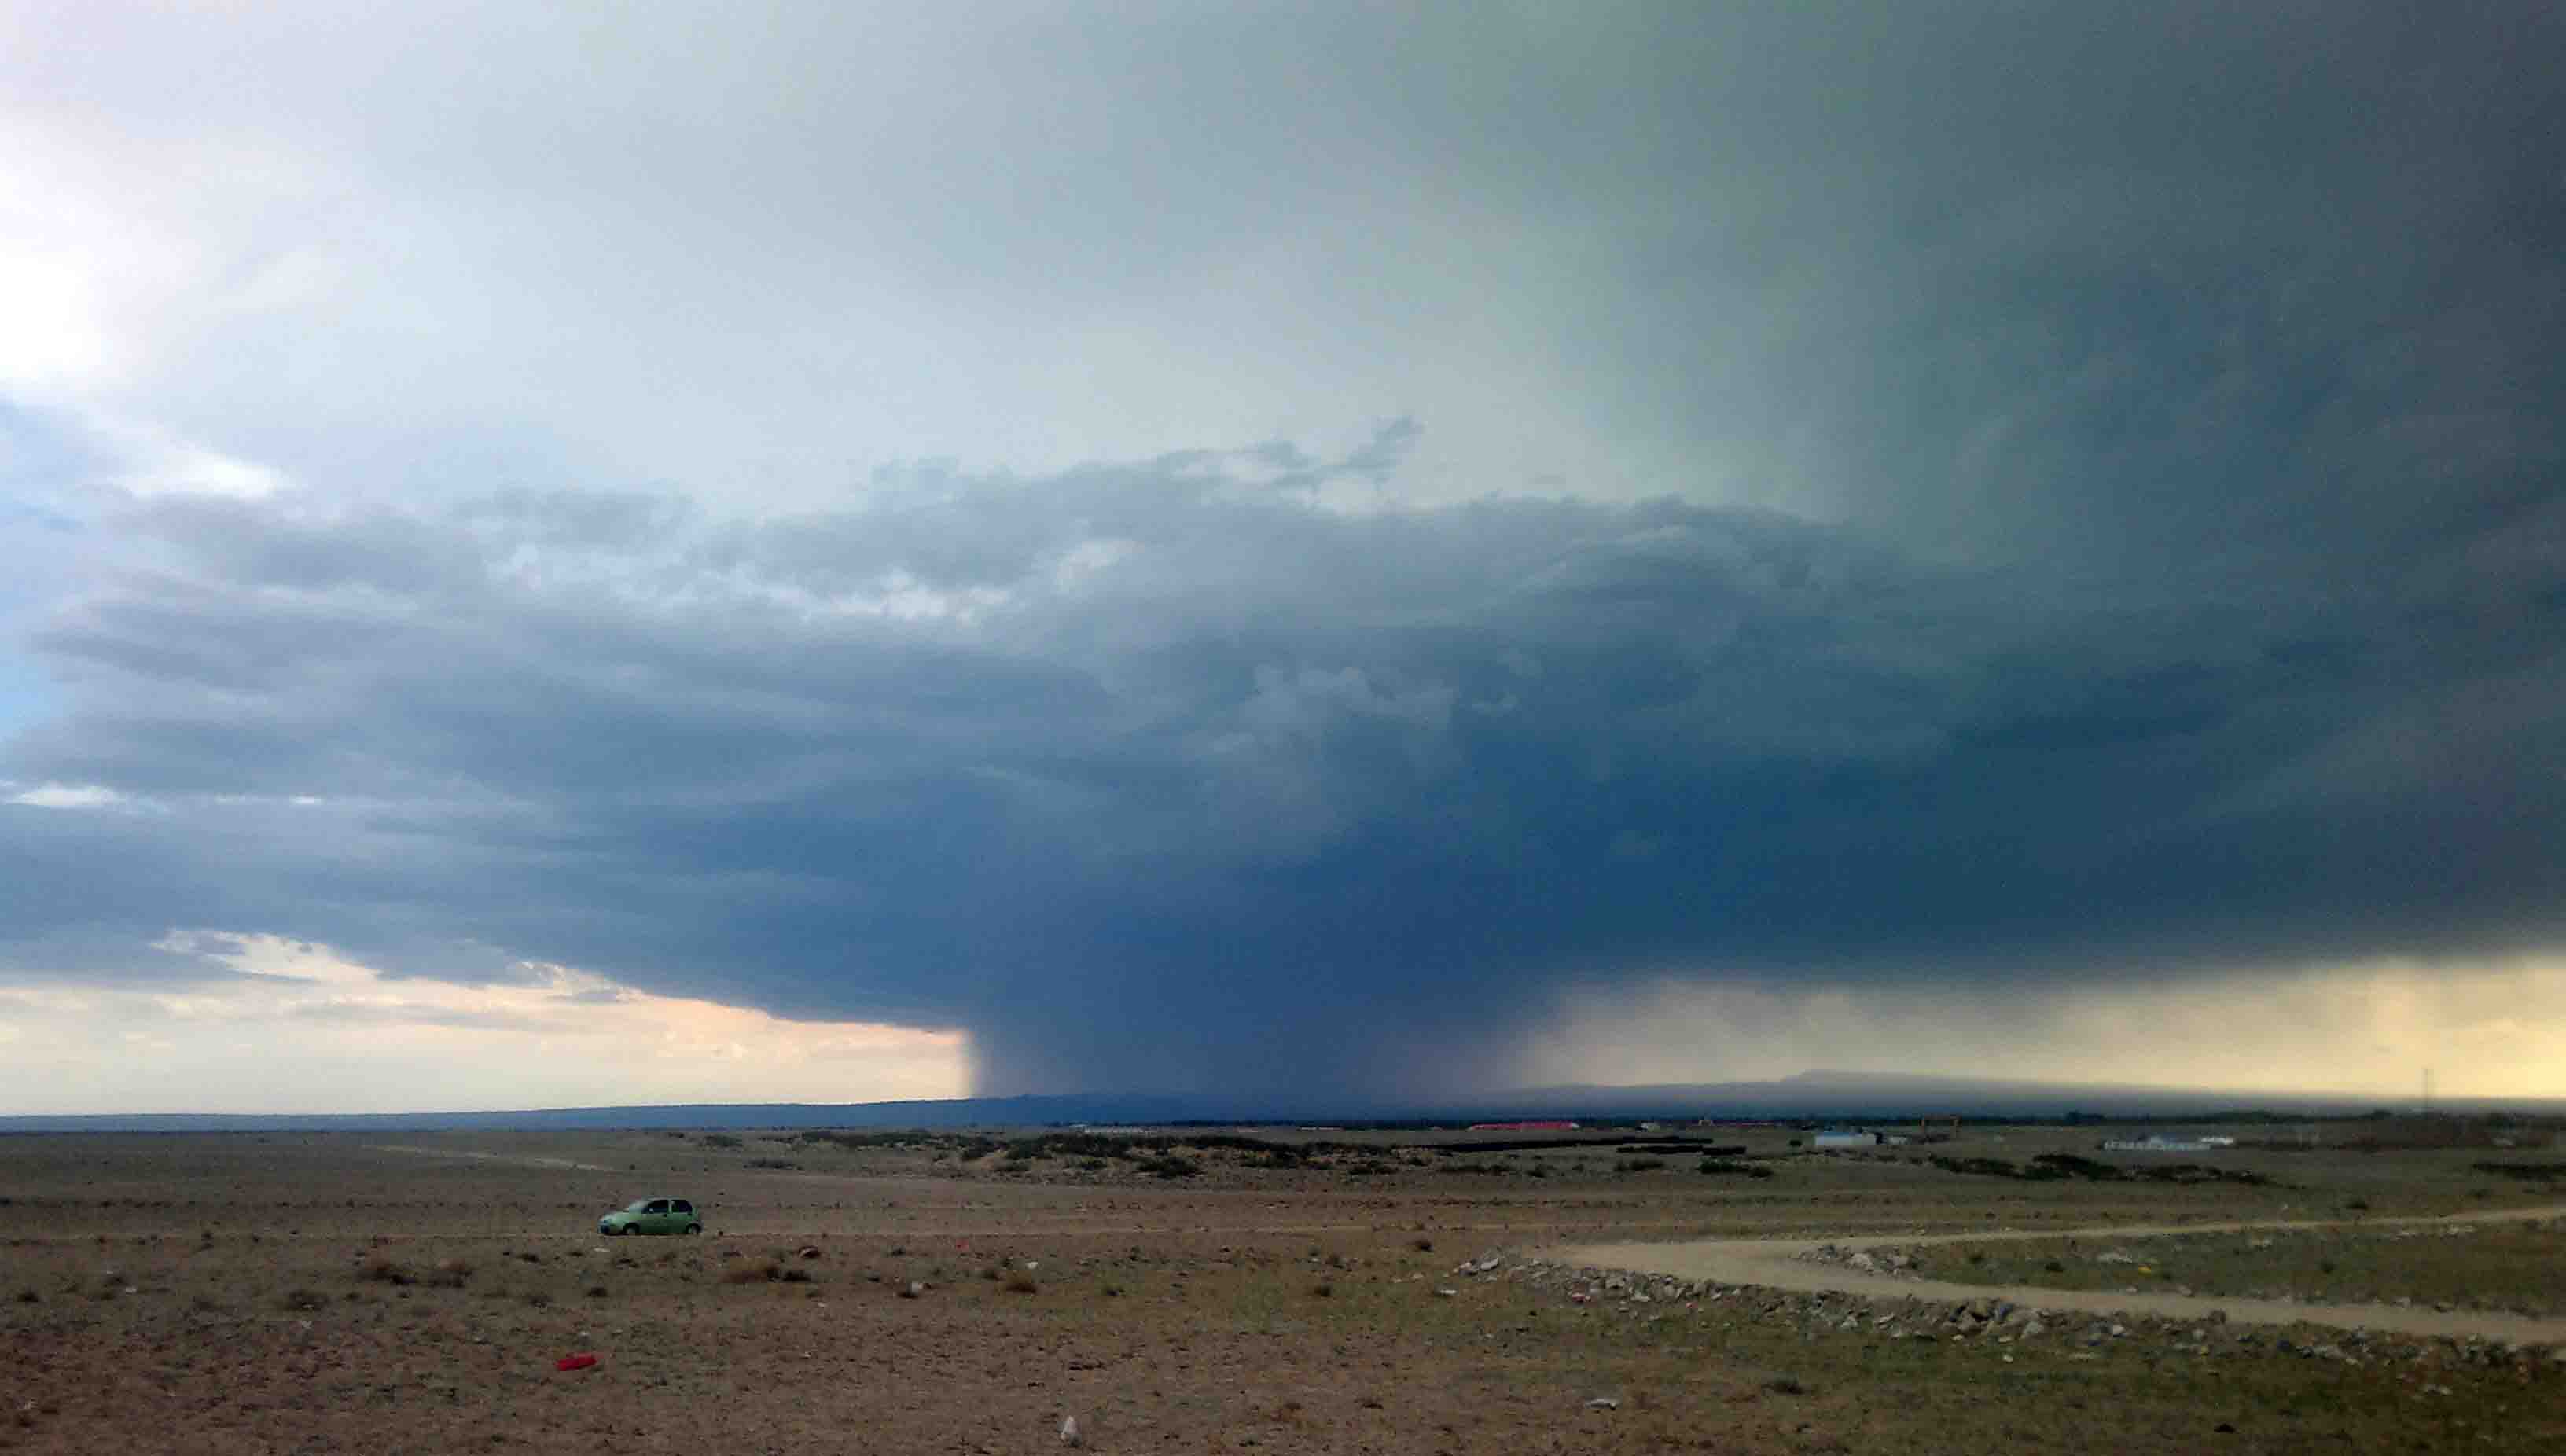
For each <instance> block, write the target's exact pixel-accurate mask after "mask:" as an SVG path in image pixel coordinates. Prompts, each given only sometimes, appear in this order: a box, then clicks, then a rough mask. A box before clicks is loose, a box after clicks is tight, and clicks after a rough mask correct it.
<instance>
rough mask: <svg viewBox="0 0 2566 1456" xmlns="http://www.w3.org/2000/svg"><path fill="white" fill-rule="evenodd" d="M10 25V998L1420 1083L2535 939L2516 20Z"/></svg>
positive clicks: (2550, 221)
mask: <svg viewBox="0 0 2566 1456" xmlns="http://www.w3.org/2000/svg"><path fill="white" fill-rule="evenodd" d="M334 14H335V12H334ZM0 27H5V29H0V56H5V57H6V58H7V59H6V60H5V61H0V155H5V156H7V157H9V158H11V160H10V161H9V162H7V163H0V313H6V314H8V315H9V316H10V317H12V318H15V319H18V320H20V321H22V324H23V325H24V327H20V328H18V329H16V330H13V331H12V334H11V337H10V339H9V340H8V341H7V342H6V343H5V344H0V492H5V494H6V496H7V501H6V508H5V509H0V565H5V567H6V568H7V570H6V571H5V573H0V851H5V852H6V854H7V856H8V860H9V863H10V864H11V865H12V866H13V868H12V870H11V872H9V873H7V874H5V875H0V967H6V968H7V970H6V974H7V975H9V976H11V977H14V978H16V979H18V980H20V981H23V982H26V983H29V984H36V983H43V984H45V985H48V986H55V987H60V986H63V985H75V986H78V985H107V986H119V987H128V988H132V987H145V986H160V987H180V986H188V985H200V984H229V983H231V982H235V981H238V980H239V979H240V975H241V973H240V971H239V969H238V967H237V966H236V965H235V964H234V961H233V960H231V959H226V958H225V957H223V956H221V955H216V954H210V953H208V952H205V951H203V950H201V949H191V948H190V947H195V946H200V945H202V944H210V943H211V942H209V941H202V940H199V939H194V938H190V937H193V936H199V935H215V934H228V935H236V936H277V937H284V938H285V939H287V940H289V941H298V942H301V941H308V942H315V943H319V944H323V945H326V946H327V947H329V948H330V949H331V951H332V952H333V953H335V954H338V955H341V956H344V957H346V958H348V959H349V960H351V961H353V962H355V963H359V964H362V965H364V966H367V967H371V968H374V969H375V970H377V971H380V972H381V973H383V974H385V976H388V977H391V978H394V980H395V982H397V981H398V980H399V979H401V978H407V979H409V980H411V981H414V982H421V983H424V982H428V981H435V982H439V983H453V984H467V985H477V984H486V985H494V986H496V985H513V984H520V983H524V984H533V982H534V981H535V980H540V978H541V977H542V976H544V975H549V974H551V972H550V971H549V970H546V969H544V968H548V967H572V968H577V970H578V972H579V973H581V974H583V975H590V976H595V977H599V978H603V980H604V981H605V982H607V983H611V984H613V985H616V986H621V987H630V988H635V989H637V990H639V991H641V992H645V993H648V994H654V995H659V996H666V997H677V998H700V999H702V1000H706V1001H710V1002H718V1003H720V1004H723V1005H726V1006H732V1007H742V1008H754V1009H758V1010H761V1011H764V1012H771V1013H773V1014H775V1015H778V1016H783V1017H797V1018H811V1019H817V1020H824V1021H829V1022H833V1023H834V1022H839V1021H855V1022H866V1023H885V1024H897V1025H899V1026H905V1027H910V1028H922V1029H929V1030H932V1031H937V1032H944V1031H952V1030H957V1029H958V1030H961V1031H965V1032H967V1033H968V1037H969V1045H970V1047H971V1049H972V1050H971V1056H972V1058H973V1070H974V1076H975V1079H976V1081H977V1083H978V1085H979V1086H980V1087H981V1088H983V1089H984V1090H987V1091H992V1092H1009V1091H1025V1090H1037V1091H1063V1090H1071V1089H1077V1088H1089V1087H1100V1086H1120V1087H1129V1086H1135V1085H1148V1086H1152V1087H1161V1088H1180V1087H1188V1086H1194V1087H1208V1086H1212V1085H1215V1084H1217V1085H1221V1086H1225V1087H1230V1088H1236V1089H1251V1088H1254V1089H1280V1088H1291V1087H1303V1086H1313V1085H1316V1086H1335V1087H1345V1088H1350V1089H1362V1090H1366V1091H1385V1092H1400V1091H1411V1092H1438V1091H1451V1090H1458V1089H1463V1088H1468V1087H1473V1086H1480V1085H1485V1084H1489V1083H1493V1082H1504V1081H1511V1080H1513V1079H1515V1078H1516V1077H1518V1076H1521V1075H1524V1074H1525V1072H1526V1070H1527V1069H1528V1068H1530V1067H1532V1066H1534V1065H1535V1064H1538V1065H1539V1066H1540V1067H1541V1068H1543V1069H1545V1070H1547V1071H1550V1072H1555V1071H1556V1069H1557V1066H1558V1062H1559V1055H1558V1054H1557V1052H1556V1047H1557V1046H1558V1045H1559V1044H1560V1038H1561V1033H1560V1030H1559V1029H1560V1027H1561V1026H1563V1025H1581V1026H1582V1025H1590V1024H1591V1022H1592V1018H1591V1017H1588V1016H1586V1014H1585V1012H1584V1011H1582V1010H1581V1009H1580V1008H1581V1006H1583V1005H1584V1002H1583V1000H1582V998H1589V997H1600V998H1602V1003H1603V1004H1609V1005H1623V1004H1636V1003H1633V1002H1631V1000H1630V998H1634V997H1646V996H1652V995H1657V994H1658V993H1657V992H1656V991H1654V990H1652V989H1651V988H1658V987H1662V986H1665V985H1668V984H1673V985H1676V986H1685V987H1693V988H1704V987H1707V988H1711V991H1712V992H1714V993H1717V994H1705V995H1703V996H1695V997H1691V998H1690V999H1687V998H1686V997H1684V996H1675V997H1673V998H1672V999H1671V1000H1669V1001H1668V1003H1667V1004H1668V1005H1674V1004H1678V1003H1680V1004H1683V1005H1697V1006H1712V1005H1715V1004H1719V1002H1718V996H1719V995H1721V994H1728V993H1729V992H1731V991H1733V992H1734V993H1735V994H1738V995H1744V996H1749V997H1775V996H1779V997H1784V998H1786V999H1787V998H1788V997H1790V996H1797V995H1833V994H1838V993H1843V994H1852V995H1862V994H1868V993H1869V992H1870V991H1871V990H1872V989H1874V988H1878V989H1879V994H1882V995H1884V996H1888V997H1892V998H1895V997H1897V996H1903V995H1908V994H1911V993H1917V992H1921V991H1922V990H1923V989H1924V988H1929V987H1935V986H1959V987H1965V988H1967V990H1968V992H1969V994H1971V995H1977V996H2005V995H2021V996H2027V997H2042V996H2047V997H2052V998H2068V999H2070V1000H2072V999H2073V998H2075V997H2078V996H2083V995H2086V994H2088V993H2095V994H2104V995H2108V996H2121V995H2124V994H2127V993H2129V992H2130V991H2131V990H2132V988H2146V987H2155V986H2173V985H2177V984H2193V985H2204V986H2206V985H2213V984H2214V985H2216V986H2218V987H2222V988H2225V989H2224V990H2222V991H2221V992H2220V993H2219V994H2220V995H2222V996H2229V997H2235V996H2244V995H2248V994H2250V993H2249V991H2246V990H2239V989H2238V988H2240V987H2241V988H2250V987H2251V986H2253V985H2255V984H2260V983H2259V982H2258V981H2257V980H2256V979H2255V978H2257V977H2263V976H2282V977H2293V978H2294V977H2302V976H2304V975H2307V974H2311V973H2322V972H2324V971H2326V969H2327V968H2330V967H2344V966H2356V967H2357V966H2366V965H2374V964H2377V963H2381V962H2382V961H2386V960H2396V961H2398V962H2399V963H2400V964H2408V965H2413V966H2420V967H2424V968H2426V969H2422V970H2417V971H2415V972H2414V974H2417V975H2430V974H2432V972H2431V971H2430V969H2429V968H2430V967H2432V966H2437V965H2481V964H2484V963H2489V962H2501V963H2503V964H2507V965H2509V964H2516V963H2541V964H2545V963H2547V962H2549V961H2553V960H2555V959H2556V958H2558V957H2559V955H2560V953H2561V942H2566V925H2561V923H2560V921H2561V918H2566V912H2561V909H2560V907H2561V906H2566V762H2561V760H2566V735H2561V734H2560V733H2559V731H2558V729H2557V725H2558V724H2559V723H2560V722H2566V661H2561V659H2560V651H2561V648H2560V647H2559V645H2558V644H2559V643H2560V642H2566V474H2561V468H2566V467H2562V466H2561V462H2566V449H2561V442H2560V440H2559V437H2558V432H2557V431H2558V426H2557V423H2556V419H2557V410H2556V408H2555V402H2556V401H2557V400H2558V399H2560V398H2566V265H2561V263H2560V260H2561V259H2566V174H2561V173H2560V172H2559V171H2558V168H2557V161H2556V158H2557V156H2558V155H2559V154H2560V153H2559V143H2560V142H2561V140H2566V112H2561V108H2560V104H2559V102H2558V100H2557V90H2556V88H2555V87H2554V86H2553V85H2551V84H2550V83H2549V79H2548V78H2547V77H2546V76H2545V74H2544V71H2542V70H2541V67H2542V64H2543V59H2544V58H2545V57H2548V56H2553V55H2555V54H2556V53H2557V52H2558V50H2559V46H2560V43H2561V42H2566V21H2561V18H2560V13H2559V12H2558V11H2557V10H2556V8H2555V7H2553V6H2540V5H2532V4H2527V3H2525V4H2521V5H2517V6H2508V5H2492V6H2477V7H2470V8H2468V9H2467V10H2465V11H2464V12H2463V13H2452V12H2450V11H2449V10H2448V8H2447V7H2423V6H2408V5H2393V4H2353V5H2347V4H2340V3H2327V4H2307V5H2280V6H2262V7H2257V8H2256V9H2255V10H2254V12H2253V13H2251V14H2247V13H2244V12H2240V11H2237V10H2236V9H2235V8H2234V7H2228V6H2217V5H2174V6H2153V7H2146V8H2144V9H2141V8H2130V9H2116V8H2113V7H2092V6H2065V7H2058V6H2020V5H2013V4H2006V3H1994V0H1989V3H1984V4H1967V5H1952V6H1901V7H1889V8H1882V7H1877V6H1860V5H1848V6H1841V7H1835V6H1825V5H1815V6H1812V5H1800V6H1790V7H1773V6H1762V5H1737V6H1708V5H1678V6H1668V7H1649V6H1639V5H1632V6H1617V7H1613V8H1611V9H1609V10H1604V11H1587V12H1577V13H1571V12H1568V11H1563V10H1560V9H1558V8H1556V7H1551V6H1538V5H1535V6H1522V7H1507V6H1491V5H1485V4H1474V5H1465V6H1452V7H1432V6H1429V7H1423V8H1411V9H1404V10H1401V11H1397V12H1392V11H1383V10H1374V9H1348V10H1344V11H1331V12H1316V13H1314V12H1312V11H1310V10H1309V9H1308V8H1306V7H1275V8H1267V7H1260V6H1238V7H1226V8H1222V9H1218V10H1206V9H1204V8H1202V7H1199V6H1190V5H1185V6H1168V7H1163V8H1153V7H1139V8H1132V7H1125V8H1123V9H1120V10H1118V11H1117V12H1116V13H1115V14H1114V15H1112V16H1110V17H1108V16H1103V15H1100V14H1099V13H1098V12H1096V11H1094V10H1093V9H1092V8H1090V7H1055V6H1048V5H1035V4H1025V5H1003V6H989V7H974V8H973V9H971V10H969V11H968V12H964V13H957V14H954V15H950V16H943V15H934V16H930V15H929V14H928V13H927V12H923V11H916V10H912V9H908V8H901V7H891V8H884V9H876V10H867V9H864V8H862V7H841V8H835V9H831V10H829V11H827V12H825V13H822V12H814V11H807V10H801V9H788V8H776V9H772V10H761V9H758V8H756V7H746V8H743V7H737V6H721V7H695V6H688V5H677V4H662V5H654V6H652V7H650V8H649V9H648V10H647V11H646V12H639V13H630V14H628V13H627V12H626V11H624V10H621V9H618V10H615V11H611V12H610V11H605V10H590V9H583V8H581V7H578V6H557V7H551V8H548V9H546V10H543V11H542V12H540V13H537V12H533V11H529V10H527V9H525V8H524V7H522V6H497V5H492V6H481V5H471V4H459V5H455V6H452V7H448V8H446V9H444V10H440V11H434V12H431V11H429V10H417V11H409V12H404V13H403V14H401V15H398V16H383V17H374V18H371V19H369V20H368V21H367V22H365V23H363V24H342V23H333V24H329V25H321V24H317V23H314V18H313V17H312V16H311V15H308V14H307V15H298V14H296V13H295V12H294V9H293V7H291V6H288V7H280V8H276V9H263V10H260V11H256V12H251V13H246V14H236V15H214V14H212V13H210V12H209V13H205V14H192V13H190V14H174V13H170V12H168V11H165V10H162V9H157V8H154V9H149V10H138V9H137V10H128V9H125V8H122V7H118V6H113V5H88V6H83V7H79V8H78V9H77V10H64V11H61V12H58V13H48V12H46V11H45V10H44V9H43V8H42V7H35V8H27V9H22V10H18V11H13V12H10V13H9V14H8V15H7V16H0ZM66 36H69V37H73V38H76V39H78V40H79V41H80V42H81V43H80V44H76V45H74V44H48V43H44V42H48V41H59V40H61V39H62V38H63V37H66ZM13 40H14V41H15V42H17V44H9V42H11V41H13ZM173 932H184V933H183V934H180V935H177V936H175V937H174V938H173ZM2271 984H2275V985H2280V984H2283V982H2280V981H2275V982H2272V983H2271ZM2287 984H2290V985H2297V984H2299V982H2298V981H2296V980H2291V981H2288V982H2287ZM1723 988H1724V989H1723ZM2426 1002H2429V998H2426V1001H2425V1002H2419V1003H2417V1004H2426ZM1757 1004H1759V1005H1760V1004H1765V1003H1762V1002H1758V1003H1757ZM2060 1004H2061V1005H2064V1004H2066V1003H2065V1002H2064V1001H2062V1002H2060ZM1701 1014H1702V1015H1705V1016H1708V1015H1712V1014H1714V1013H1710V1012H1703V1013H1701ZM1821 1020H1823V1018H1821ZM1816 1024H1817V1023H1815V1022H1813V1023H1812V1025H1816ZM279 1035H280V1036H285V1035H288V1033H285V1032H280V1033H279ZM1545 1049H1549V1050H1545ZM1580 1055H1587V1056H1600V1055H1601V1054H1595V1053H1583V1054H1580ZM1721 1070H1722V1069H1721V1068H1719V1067H1717V1066H1709V1065H1706V1066H1704V1067H1703V1068H1702V1069H1701V1071H1702V1074H1703V1075H1705V1076H1715V1075H1719V1074H1720V1072H1721ZM1598 1071H1599V1073H1601V1074H1604V1075H1609V1069H1608V1068H1600V1067H1599V1069H1598ZM2550 1090H2551V1091H2553V1090H2554V1089H2550Z"/></svg>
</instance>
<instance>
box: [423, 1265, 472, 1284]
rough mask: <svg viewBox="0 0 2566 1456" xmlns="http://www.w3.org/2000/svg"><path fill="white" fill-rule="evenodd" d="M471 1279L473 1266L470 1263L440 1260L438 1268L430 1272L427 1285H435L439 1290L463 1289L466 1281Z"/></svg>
mask: <svg viewBox="0 0 2566 1456" xmlns="http://www.w3.org/2000/svg"><path fill="white" fill-rule="evenodd" d="M471 1277H472V1265H471V1264H470V1263H469V1262H468V1261H466V1260H462V1259H439V1260H437V1261H436V1268H434V1269H432V1270H430V1271H428V1275H427V1283H429V1284H432V1285H435V1286H436V1287H437V1288H438V1289H461V1288H463V1283H464V1281H466V1280H468V1279H470V1278H471Z"/></svg>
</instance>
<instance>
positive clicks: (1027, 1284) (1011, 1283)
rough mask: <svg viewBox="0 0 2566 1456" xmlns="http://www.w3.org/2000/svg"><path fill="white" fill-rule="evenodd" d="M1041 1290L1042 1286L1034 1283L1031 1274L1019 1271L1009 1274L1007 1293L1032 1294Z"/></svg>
mask: <svg viewBox="0 0 2566 1456" xmlns="http://www.w3.org/2000/svg"><path fill="white" fill-rule="evenodd" d="M1041 1292H1042V1286H1040V1285H1038V1284H1036V1283H1034V1277H1033V1276H1032V1275H1030V1274H1023V1273H1017V1274H1011V1275H1009V1276H1007V1293H1009V1294H1011V1295H1030V1294H1039V1293H1041Z"/></svg>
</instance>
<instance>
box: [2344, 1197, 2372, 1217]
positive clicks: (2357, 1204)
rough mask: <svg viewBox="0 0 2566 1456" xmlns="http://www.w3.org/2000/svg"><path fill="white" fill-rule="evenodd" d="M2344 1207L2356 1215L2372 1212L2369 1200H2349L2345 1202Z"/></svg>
mask: <svg viewBox="0 0 2566 1456" xmlns="http://www.w3.org/2000/svg"><path fill="white" fill-rule="evenodd" d="M2343 1206H2344V1207H2345V1208H2347V1209H2349V1210H2351V1211H2352V1212H2355V1213H2368V1212H2369V1211H2370V1200H2369V1199H2367V1198H2347V1199H2345V1200H2344V1201H2343Z"/></svg>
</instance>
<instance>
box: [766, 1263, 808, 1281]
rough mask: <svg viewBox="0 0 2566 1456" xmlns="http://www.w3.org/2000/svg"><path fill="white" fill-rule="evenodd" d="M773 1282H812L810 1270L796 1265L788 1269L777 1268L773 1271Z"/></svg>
mask: <svg viewBox="0 0 2566 1456" xmlns="http://www.w3.org/2000/svg"><path fill="white" fill-rule="evenodd" d="M775 1282H776V1283H777V1284H809V1283H811V1282H812V1281H811V1271H810V1270H807V1269H803V1268H800V1267H798V1266H797V1267H793V1268H788V1269H778V1270H777V1271H776V1272H775Z"/></svg>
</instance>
